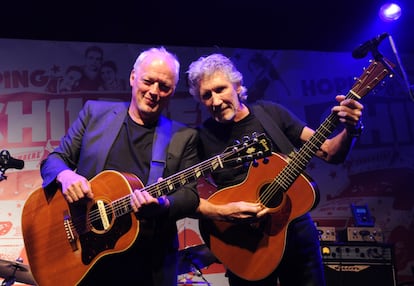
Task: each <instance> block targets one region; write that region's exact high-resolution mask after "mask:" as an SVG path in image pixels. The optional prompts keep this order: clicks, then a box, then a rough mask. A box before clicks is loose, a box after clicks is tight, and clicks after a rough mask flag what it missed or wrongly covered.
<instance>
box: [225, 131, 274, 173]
mask: <svg viewBox="0 0 414 286" xmlns="http://www.w3.org/2000/svg"><path fill="white" fill-rule="evenodd" d="M271 154H272V141H271V140H270V139H269V138H268V137H267V136H266V134H264V133H261V134H256V133H253V134H252V136H251V137H244V138H243V142H238V143H237V144H235V145H233V146H229V147H227V148H226V150H224V152H223V153H222V154H221V157H222V161H223V163H224V164H234V165H239V164H242V163H245V162H252V161H254V160H256V159H260V158H265V157H267V156H269V155H271Z"/></svg>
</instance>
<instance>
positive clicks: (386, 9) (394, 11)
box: [378, 3, 401, 22]
mask: <svg viewBox="0 0 414 286" xmlns="http://www.w3.org/2000/svg"><path fill="white" fill-rule="evenodd" d="M378 14H379V17H380V19H381V20H382V21H384V22H392V21H396V20H398V19H399V18H400V16H401V7H400V6H399V5H398V4H396V3H386V4H384V5H382V6H381V8H380V10H379V13H378Z"/></svg>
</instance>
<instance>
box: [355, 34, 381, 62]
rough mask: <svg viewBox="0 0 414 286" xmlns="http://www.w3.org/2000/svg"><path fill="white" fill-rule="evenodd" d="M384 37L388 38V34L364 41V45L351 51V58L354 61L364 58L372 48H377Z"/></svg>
mask: <svg viewBox="0 0 414 286" xmlns="http://www.w3.org/2000/svg"><path fill="white" fill-rule="evenodd" d="M386 37H388V33H382V34H379V35H378V36H376V37H374V38H372V39H371V40H368V41H366V42H365V43H363V44H362V45H360V46H359V47H357V48H355V49H354V50H353V52H352V57H353V58H354V59H362V58H364V57H365V56H366V55H367V54H368V52H369V51H372V50H373V49H374V48H377V47H378V45H379V44H380V43H381V42H382V40H384V39H385V38H386Z"/></svg>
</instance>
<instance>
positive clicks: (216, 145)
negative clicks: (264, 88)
mask: <svg viewBox="0 0 414 286" xmlns="http://www.w3.org/2000/svg"><path fill="white" fill-rule="evenodd" d="M261 105H262V107H263V108H264V110H265V111H266V112H268V113H269V114H271V115H272V118H273V119H274V120H275V123H276V124H277V125H278V126H279V127H280V129H281V130H282V132H283V133H284V134H285V135H286V137H287V138H288V139H289V141H291V143H292V144H293V145H294V146H295V147H300V145H301V141H300V134H301V132H302V130H303V127H304V126H305V125H304V123H303V122H302V121H301V120H299V119H298V118H297V117H296V116H295V115H294V114H293V113H291V112H290V111H289V110H287V109H286V108H284V107H282V106H281V105H279V104H276V103H272V102H263V103H261ZM249 110H250V114H249V115H248V116H247V117H245V118H243V119H242V120H240V121H238V122H230V123H219V122H217V121H215V120H214V119H212V118H209V119H207V120H206V121H205V122H204V123H203V124H202V125H201V126H200V127H199V132H200V145H199V152H200V156H201V157H202V159H203V160H205V159H208V158H211V157H213V156H215V155H217V154H220V153H222V152H223V151H224V150H225V149H226V148H227V147H229V146H232V145H234V144H235V140H239V141H242V140H243V137H244V136H249V137H251V136H252V134H253V133H254V132H256V133H257V134H260V133H263V132H265V129H264V127H263V126H262V124H261V123H260V121H259V119H258V117H257V116H256V115H255V114H254V113H253V110H252V108H250V107H249ZM269 137H270V136H269ZM271 139H272V141H273V144H272V146H273V150H272V151H273V152H280V150H279V149H278V147H277V146H278V144H277V143H278V142H277V139H275V138H271ZM248 167H249V164H245V165H240V166H236V167H232V168H225V169H218V170H216V171H214V172H213V173H212V177H213V179H214V182H215V184H217V186H218V188H219V189H221V188H224V187H227V186H231V185H235V184H237V183H240V182H241V181H243V180H244V178H245V177H246V174H247V170H248Z"/></svg>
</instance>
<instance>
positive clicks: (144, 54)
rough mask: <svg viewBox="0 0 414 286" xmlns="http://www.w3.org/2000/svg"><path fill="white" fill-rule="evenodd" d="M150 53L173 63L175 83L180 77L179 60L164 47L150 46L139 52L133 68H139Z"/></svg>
mask: <svg viewBox="0 0 414 286" xmlns="http://www.w3.org/2000/svg"><path fill="white" fill-rule="evenodd" d="M151 55H155V56H160V57H164V58H166V59H170V60H171V61H172V62H173V63H174V73H175V84H177V82H178V79H179V77H180V62H179V61H178V58H177V56H176V55H174V54H172V53H170V52H169V51H167V49H165V48H164V47H159V48H150V49H148V50H145V51H143V52H142V53H140V54H139V56H138V57H137V59H136V61H135V63H134V70H137V69H139V67H140V65H141V64H142V63H143V62H144V61H145V60H146V59H147V58H148V57H149V56H151Z"/></svg>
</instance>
